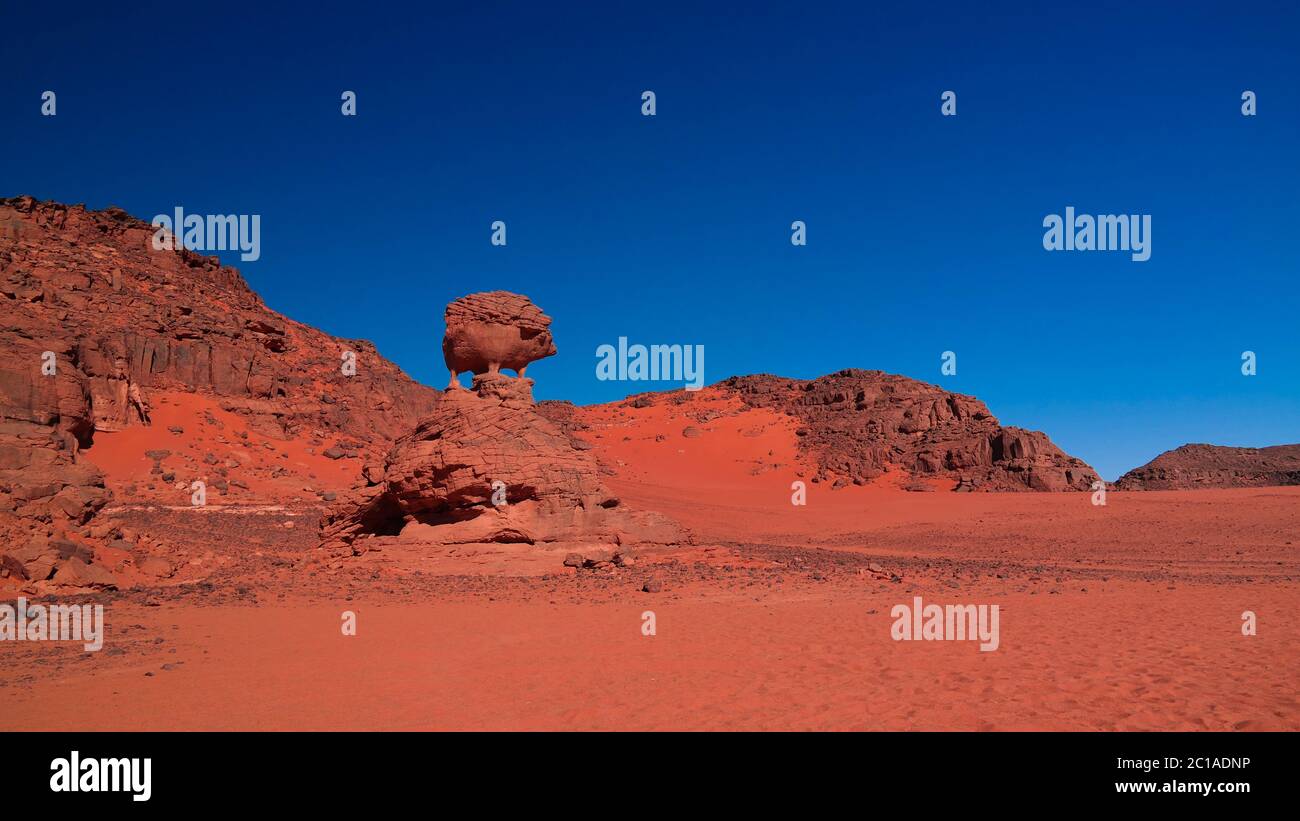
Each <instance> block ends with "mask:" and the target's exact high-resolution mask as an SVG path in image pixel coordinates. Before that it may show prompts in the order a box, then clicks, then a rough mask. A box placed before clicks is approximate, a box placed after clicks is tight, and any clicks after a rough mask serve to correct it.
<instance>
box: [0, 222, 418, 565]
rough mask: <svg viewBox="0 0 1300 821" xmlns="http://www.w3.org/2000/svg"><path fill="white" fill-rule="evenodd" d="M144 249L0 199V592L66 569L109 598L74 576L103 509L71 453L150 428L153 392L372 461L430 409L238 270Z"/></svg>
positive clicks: (118, 230) (97, 487)
mask: <svg viewBox="0 0 1300 821" xmlns="http://www.w3.org/2000/svg"><path fill="white" fill-rule="evenodd" d="M153 235H154V228H153V227H152V226H150V225H149V224H148V223H145V222H143V221H141V220H138V219H135V218H133V217H131V216H130V215H128V214H127V213H125V212H124V211H121V210H120V209H116V208H109V209H106V210H103V211H87V210H86V209H85V208H83V207H81V206H67V205H62V204H58V203H53V202H39V201H36V200H34V199H33V198H31V197H16V198H12V199H2V200H0V306H3V319H0V352H2V353H3V356H2V357H0V536H3V539H4V542H3V544H0V554H4V555H3V556H0V577H4V576H7V577H10V578H12V577H18V578H19V579H22V580H24V581H43V580H46V579H49V578H51V576H54V575H55V574H57V573H59V572H61V568H63V567H64V566H65V565H67V566H70V567H72V568H73V569H74V570H77V571H78V572H79V573H80V576H79V579H72V578H70V577H69V578H66V580H67V581H69V583H72V582H75V581H77V580H84V581H88V582H93V584H92V585H89V586H103V585H107V584H110V583H111V579H109V578H106V574H104V573H102V572H95V571H85V572H83V570H84V569H83V567H82V565H83V564H84V565H86V566H90V567H93V566H94V565H93V561H92V555H93V552H94V551H93V550H92V549H91V546H90V543H89V542H88V541H87V540H93V539H94V535H93V532H92V531H94V529H95V528H94V526H93V525H92V523H91V519H92V518H93V517H94V515H95V513H96V512H97V511H98V510H100V509H101V508H102V507H103V506H104V505H105V504H106V503H107V502H108V499H109V494H108V493H107V491H106V490H105V487H104V480H103V476H102V475H101V474H100V473H99V471H98V470H97V469H95V468H94V467H93V466H92V465H89V464H87V463H86V462H85V461H84V460H82V459H80V458H79V453H80V452H81V451H83V450H85V449H86V448H93V446H94V442H95V435H96V433H97V432H98V433H104V432H113V431H120V430H124V429H126V428H131V427H136V426H147V425H149V424H150V423H151V419H150V408H151V396H154V395H155V394H156V393H158V392H163V391H182V392H192V393H199V394H204V395H207V396H210V397H212V398H213V400H214V401H215V402H216V403H218V404H219V406H220V408H221V409H223V410H225V411H229V412H231V413H233V414H237V415H238V416H239V417H241V418H242V419H243V420H244V421H245V422H246V423H247V427H248V428H249V429H250V430H255V431H257V432H258V433H260V434H263V435H265V436H267V437H273V438H279V439H288V438H293V437H297V436H300V435H302V434H310V435H312V436H317V437H343V438H345V439H346V440H348V442H349V444H350V445H351V446H352V447H353V448H355V449H356V450H358V451H365V450H373V451H374V452H375V453H382V452H383V451H385V450H386V449H387V446H388V444H389V442H390V441H391V439H393V438H395V437H396V436H397V435H399V434H401V433H404V432H406V431H407V430H409V429H410V427H411V426H412V425H413V424H414V422H415V420H416V419H418V418H419V417H420V416H421V415H423V414H424V413H427V412H428V411H429V410H430V409H431V408H432V407H433V403H434V398H435V396H436V393H435V392H434V391H433V390H431V389H429V388H427V387H425V386H422V385H419V384H417V383H416V382H414V381H412V380H411V379H409V378H408V377H407V376H406V375H405V374H403V373H402V372H401V371H400V370H399V369H398V368H397V367H396V366H395V365H393V364H392V363H390V362H388V361H387V360H385V359H383V358H382V357H381V356H380V355H379V354H378V352H377V351H376V350H375V349H374V347H373V346H372V345H371V344H370V343H368V342H364V341H361V340H345V339H339V338H336V337H333V336H330V335H329V334H326V333H323V332H321V331H319V330H316V329H314V328H311V327H309V326H306V325H302V324H300V323H297V322H293V321H292V320H289V319H286V318H285V317H283V316H281V315H280V314H277V313H276V312H274V311H272V310H270V309H269V308H267V307H266V306H265V305H264V304H263V303H262V301H261V299H260V298H259V297H258V296H257V295H256V294H255V293H254V292H253V291H252V290H251V289H250V288H249V287H248V285H247V283H246V282H245V281H244V279H243V277H242V276H240V274H239V272H238V271H236V270H235V269H233V268H229V267H225V266H222V265H221V264H220V262H219V261H218V260H217V259H216V258H214V257H207V256H203V255H200V254H197V253H194V252H191V251H188V250H179V251H172V250H161V251H160V250H155V249H154V248H153V247H152V241H151V240H152V238H153ZM349 353H350V354H351V355H352V357H354V361H355V372H354V373H350V372H348V371H349V370H350V369H345V368H344V367H343V364H344V360H345V356H346V355H347V354H349ZM5 557H7V558H5ZM73 560H75V561H73ZM66 576H67V574H66V573H65V577H66ZM82 577H84V578H82Z"/></svg>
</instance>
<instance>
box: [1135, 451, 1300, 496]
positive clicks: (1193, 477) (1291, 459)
mask: <svg viewBox="0 0 1300 821" xmlns="http://www.w3.org/2000/svg"><path fill="white" fill-rule="evenodd" d="M1272 485H1300V445H1275V446H1273V447H1267V448H1230V447H1223V446H1221V445H1183V446H1182V447H1180V448H1174V449H1173V450H1168V451H1165V452H1164V453H1162V454H1160V455H1159V456H1157V457H1156V458H1154V459H1152V460H1151V461H1150V462H1148V463H1146V464H1145V465H1143V466H1142V467H1140V468H1134V469H1133V470H1130V471H1129V472H1128V473H1125V474H1124V475H1123V476H1121V477H1120V478H1119V481H1117V482H1116V483H1115V487H1116V488H1118V489H1120V490H1191V489H1196V488H1228V487H1268V486H1272Z"/></svg>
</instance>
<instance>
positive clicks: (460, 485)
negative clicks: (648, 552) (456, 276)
mask: <svg viewBox="0 0 1300 821" xmlns="http://www.w3.org/2000/svg"><path fill="white" fill-rule="evenodd" d="M497 293H500V292H497ZM489 296H495V295H489ZM468 299H469V300H473V299H474V297H470V298H468ZM519 299H523V298H522V297H520V298H519ZM464 301H465V300H460V301H459V302H464ZM525 302H526V300H525ZM529 304H531V303H529ZM539 313H540V312H539ZM463 327H464V326H462V325H455V324H453V323H452V322H451V321H450V320H449V322H448V332H447V333H448V337H451V336H453V335H454V334H457V333H459V332H460V329H462V328H463ZM551 349H552V350H553V349H554V347H553V346H551ZM532 384H533V381H532V380H531V379H528V378H527V377H522V376H521V377H510V376H506V375H505V374H502V373H499V372H494V371H489V372H485V373H482V374H478V375H476V376H475V377H474V380H473V390H471V391H466V390H464V389H462V388H460V387H459V386H457V387H453V388H448V389H447V391H446V392H445V393H444V394H443V395H442V397H441V399H440V400H439V401H438V403H437V405H436V406H435V407H434V409H433V412H432V413H431V414H429V415H428V416H427V417H425V418H424V419H422V420H420V422H419V424H417V425H416V426H415V429H414V430H413V431H411V432H410V433H409V434H407V435H406V436H403V437H402V438H401V439H399V440H398V441H397V443H396V444H395V445H394V446H393V448H392V450H391V451H390V452H389V454H388V457H387V459H386V460H385V462H384V467H383V470H382V472H379V471H376V472H375V473H373V474H369V475H368V478H367V480H366V483H365V486H363V487H358V488H356V489H355V490H354V491H352V492H351V493H350V494H348V495H347V496H346V497H344V498H343V499H341V500H340V501H339V503H338V504H337V505H336V506H335V507H334V508H332V509H331V510H330V511H329V512H328V513H327V514H326V515H325V517H324V518H323V519H322V521H321V539H322V542H323V544H324V545H325V546H326V547H338V546H349V547H352V548H353V549H354V550H355V551H356V552H363V550H364V541H365V539H366V538H367V537H370V536H395V535H398V534H401V535H402V537H403V538H404V539H407V540H415V541H425V542H431V543H437V544H444V545H445V544H466V543H504V542H511V543H524V544H529V545H535V546H538V547H548V548H552V549H555V550H571V549H573V548H574V547H579V546H589V545H604V546H626V545H634V544H672V543H676V542H679V541H682V540H684V536H683V534H682V532H681V531H680V529H679V528H678V527H677V526H676V525H675V524H674V523H673V522H672V521H670V520H668V519H666V518H665V517H663V516H660V515H658V514H654V513H648V512H640V511H629V510H626V509H625V508H623V506H621V505H620V503H619V500H618V499H617V498H616V497H614V496H613V495H612V494H611V493H610V492H609V490H608V489H607V488H606V487H605V486H604V485H603V484H602V482H601V481H600V478H599V477H600V468H599V466H598V464H597V462H596V460H595V457H594V456H593V455H592V454H591V453H590V452H589V451H588V450H586V449H583V448H579V447H577V446H575V444H574V442H573V440H572V439H571V437H570V436H569V435H568V434H567V433H566V432H565V431H564V430H562V429H561V428H560V427H559V426H558V425H556V424H555V423H553V422H552V421H550V420H549V419H547V418H546V417H544V416H542V415H541V414H539V413H538V412H537V409H536V406H535V404H534V402H533V396H532ZM557 555H558V554H557ZM557 563H558V558H557Z"/></svg>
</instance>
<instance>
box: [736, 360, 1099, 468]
mask: <svg viewBox="0 0 1300 821" xmlns="http://www.w3.org/2000/svg"><path fill="white" fill-rule="evenodd" d="M717 387H718V388H720V389H722V390H726V391H731V392H734V393H735V394H736V395H737V396H739V397H740V398H741V399H742V400H743V401H744V402H745V403H746V404H748V405H750V406H751V407H758V408H770V409H773V410H776V411H778V412H781V413H785V414H788V415H790V416H793V417H795V418H796V419H798V420H799V421H800V422H801V426H800V428H799V429H798V430H797V431H796V433H797V435H798V437H799V446H800V449H801V450H802V451H803V452H805V453H808V454H809V455H811V456H812V457H813V458H814V459H815V461H816V464H817V465H818V473H817V475H816V477H815V479H816V480H817V481H827V482H831V483H833V485H834V486H843V485H846V484H849V483H856V484H865V483H866V482H869V481H871V480H872V479H875V478H877V477H879V476H882V475H884V474H885V473H886V472H887V471H888V470H889V469H890V468H891V467H892V468H898V469H901V470H904V471H906V472H908V473H910V474H911V475H912V476H914V477H916V478H918V479H927V478H941V479H949V480H952V482H953V487H954V489H955V490H959V491H971V490H973V491H1025V490H1033V491H1060V490H1090V489H1091V488H1092V483H1093V482H1094V481H1097V480H1098V475H1097V472H1096V471H1095V470H1093V469H1092V468H1091V467H1089V466H1088V465H1087V464H1085V463H1084V462H1082V461H1081V460H1079V459H1076V458H1074V457H1072V456H1070V455H1068V454H1066V453H1064V452H1063V451H1061V449H1060V448H1058V447H1056V445H1054V444H1052V441H1051V440H1050V439H1048V438H1047V436H1046V435H1045V434H1043V433H1039V432H1038V431H1031V430H1024V429H1022V428H1015V427H1005V426H1003V425H1001V424H1000V423H999V422H998V420H997V419H996V418H995V417H994V416H993V414H992V413H990V412H989V409H988V408H987V407H985V405H984V403H983V402H980V401H979V400H978V399H975V398H974V397H971V396H963V395H961V394H956V393H950V392H949V391H945V390H943V389H942V388H939V387H937V386H935V385H930V384H927V383H925V382H919V381H917V380H915V379H908V378H907V377H904V376H896V375H894V374H888V373H884V372H883V371H864V370H856V369H850V370H843V371H839V372H837V373H833V374H830V375H828V376H823V377H820V378H818V379H812V380H799V379H785V378H782V377H776V376H766V375H760V376H742V377H733V378H731V379H728V380H725V381H723V382H721V383H719V384H718V386H717Z"/></svg>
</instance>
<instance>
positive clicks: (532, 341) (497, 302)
mask: <svg viewBox="0 0 1300 821" xmlns="http://www.w3.org/2000/svg"><path fill="white" fill-rule="evenodd" d="M445 319H446V324H447V333H446V335H445V336H444V337H443V339H442V355H443V358H444V359H445V360H446V362H447V368H448V370H450V371H451V384H450V385H449V386H448V387H452V388H458V387H460V386H461V385H460V382H459V381H457V379H456V376H457V375H458V374H461V373H464V372H465V371H469V372H471V373H474V374H484V373H486V374H496V373H498V372H499V371H500V370H501V369H502V368H509V369H510V370H512V371H515V372H516V373H517V374H518V375H519V376H523V375H524V371H525V370H527V368H528V365H529V363H531V362H536V361H537V360H538V359H542V358H544V357H547V356H554V355H555V343H554V342H553V341H552V340H551V332H550V326H551V318H550V317H549V316H547V315H546V314H544V313H542V309H541V308H538V307H537V306H536V305H534V304H533V303H532V302H531V301H530V300H529V299H528V297H526V296H520V295H519V294H512V293H510V292H509V291H488V292H485V293H479V294H470V295H469V296H463V297H461V298H460V299H458V300H456V301H455V302H453V303H451V304H450V305H448V306H447V313H446V315H445Z"/></svg>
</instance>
